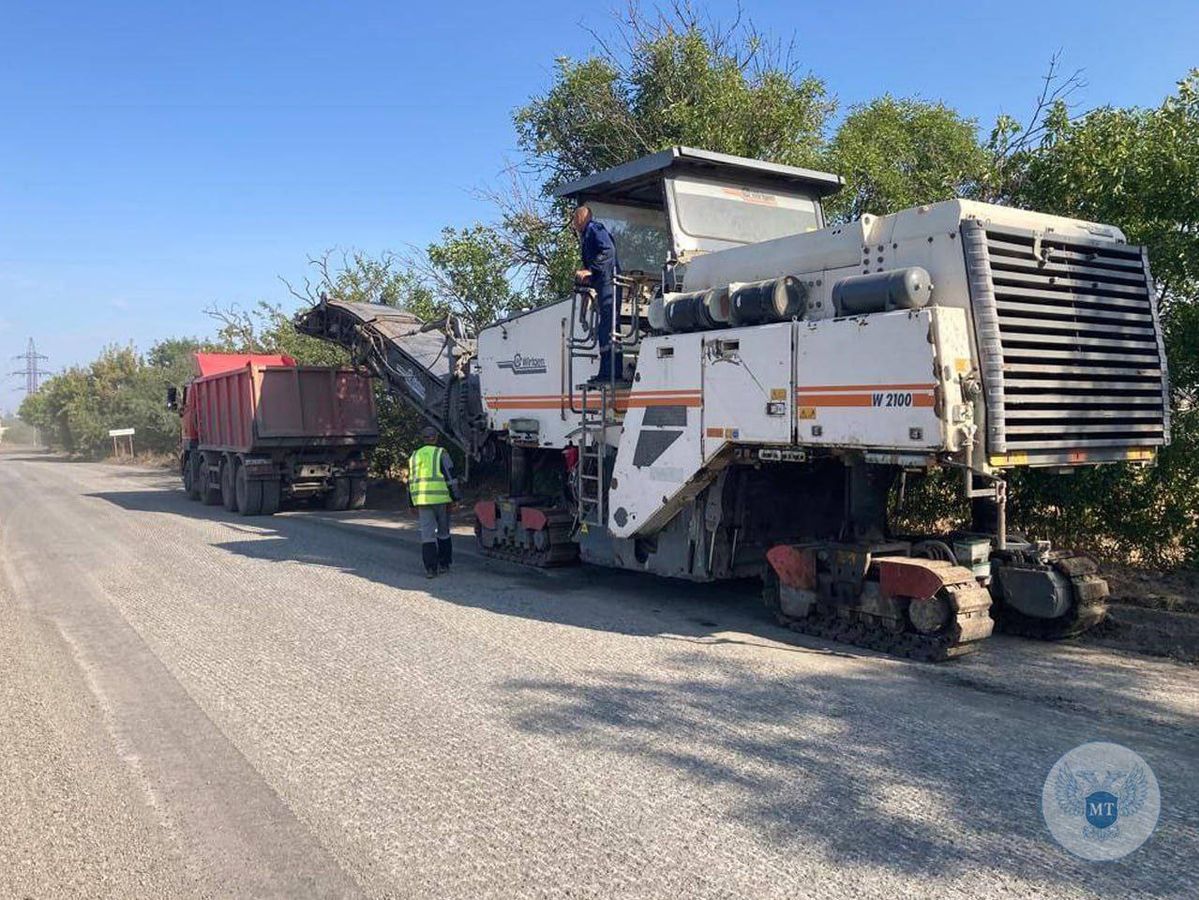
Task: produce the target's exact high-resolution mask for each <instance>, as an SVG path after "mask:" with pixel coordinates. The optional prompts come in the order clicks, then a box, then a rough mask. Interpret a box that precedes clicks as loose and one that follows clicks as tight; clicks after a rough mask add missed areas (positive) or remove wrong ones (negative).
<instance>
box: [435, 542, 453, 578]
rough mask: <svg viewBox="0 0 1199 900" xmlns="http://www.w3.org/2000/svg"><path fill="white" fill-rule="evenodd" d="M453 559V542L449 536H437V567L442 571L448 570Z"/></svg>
mask: <svg viewBox="0 0 1199 900" xmlns="http://www.w3.org/2000/svg"><path fill="white" fill-rule="evenodd" d="M453 561H454V542H453V540H452V539H450V538H438V540H437V567H438V569H440V570H441V571H442V572H448V571H449V570H450V563H452V562H453Z"/></svg>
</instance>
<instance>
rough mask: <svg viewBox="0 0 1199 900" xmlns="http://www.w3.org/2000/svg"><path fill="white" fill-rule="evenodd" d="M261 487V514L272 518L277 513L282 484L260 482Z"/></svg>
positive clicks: (278, 482) (277, 482)
mask: <svg viewBox="0 0 1199 900" xmlns="http://www.w3.org/2000/svg"><path fill="white" fill-rule="evenodd" d="M258 483H259V484H260V485H262V514H263V515H264V516H273V515H274V514H275V513H277V512H278V511H279V501H280V499H281V497H282V494H283V483H282V482H280V481H278V480H275V481H260V482H258Z"/></svg>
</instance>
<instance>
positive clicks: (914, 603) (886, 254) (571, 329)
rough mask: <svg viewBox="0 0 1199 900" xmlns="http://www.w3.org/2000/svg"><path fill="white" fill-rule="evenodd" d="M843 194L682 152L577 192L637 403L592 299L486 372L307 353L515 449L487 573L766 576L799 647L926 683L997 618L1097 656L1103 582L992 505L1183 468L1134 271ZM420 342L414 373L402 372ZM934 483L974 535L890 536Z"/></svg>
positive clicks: (345, 334)
mask: <svg viewBox="0 0 1199 900" xmlns="http://www.w3.org/2000/svg"><path fill="white" fill-rule="evenodd" d="M840 186H841V179H840V178H838V177H837V176H835V175H829V174H825V173H820V172H813V171H809V170H805V169H798V168H793V167H788V166H780V165H773V164H767V163H763V162H760V161H756V160H749V159H741V158H737V157H730V156H725V155H722V154H715V153H709V152H705V151H699V150H694V149H690V148H683V147H675V148H672V149H670V150H666V151H663V152H662V153H658V154H655V155H653V156H650V157H646V158H643V159H640V160H637V161H634V162H632V163H629V164H626V165H623V166H619V167H617V168H614V169H611V170H608V171H606V172H601V173H599V174H597V175H594V176H591V177H589V178H586V179H583V180H581V181H578V182H576V183H574V184H570V185H567V186H565V187H564V188H562V189H561V191H560V192H559V195H560V196H562V197H567V198H571V199H572V200H575V201H577V202H580V203H587V204H588V205H589V206H590V207H591V209H592V211H593V213H594V215H595V217H596V218H597V219H599V220H600V221H602V222H604V223H605V225H606V226H607V227H608V229H609V230H610V231H611V232H612V234H613V236H614V238H615V241H616V245H617V251H618V255H619V258H620V263H621V270H622V273H623V274H622V278H621V283H622V285H623V290H622V297H623V302H622V315H621V316H620V320H619V322H618V325H617V327H618V330H619V334H618V336H617V341H618V343H619V344H620V345H621V346H622V348H623V351H624V354H625V376H626V379H625V380H624V381H622V382H617V381H613V382H610V383H607V384H599V385H594V384H588V379H589V378H590V377H591V376H592V375H593V374H594V373H595V372H596V370H597V366H598V359H597V350H596V343H597V342H596V339H595V334H594V324H593V323H594V318H593V317H592V316H590V315H589V314H586V312H585V310H586V303H585V299H584V298H583V297H582V295H581V294H580V295H576V296H575V297H574V298H571V299H569V300H564V301H562V302H560V303H557V304H553V305H549V306H544V307H540V308H537V309H534V310H532V311H529V312H526V313H522V314H519V315H516V316H513V317H511V318H509V319H506V320H504V321H501V322H497V323H495V324H493V325H491V326H489V327H487V328H484V329H483V330H482V331H481V332H480V333H479V335H478V338H477V344H476V345H475V346H474V347H473V354H472V346H471V345H470V344H469V343H464V342H462V341H460V340H454V339H452V338H448V337H447V336H446V334H445V333H443V332H434V331H432V330H431V329H430V327H429V326H428V325H423V324H422V323H419V322H417V321H416V320H414V319H412V317H410V316H408V317H407V318H406V319H404V318H403V317H404V316H405V315H406V314H403V313H396V312H395V311H392V312H391V313H388V312H386V311H384V312H379V310H380V308H379V307H355V306H354V305H352V304H334V303H327V304H325V305H324V306H322V307H318V308H317V309H315V310H313V311H311V312H310V313H308V314H307V316H306V318H305V320H304V321H303V322H302V325H301V327H304V328H305V330H308V331H310V332H311V333H316V334H320V335H322V336H325V337H330V338H331V339H334V340H338V341H339V342H341V343H343V344H345V345H347V346H351V347H353V348H354V349H355V350H356V351H357V353H358V355H359V358H360V359H363V360H364V361H367V362H368V363H370V364H371V365H372V366H373V368H374V369H375V370H376V371H377V372H378V373H379V374H381V375H384V376H386V377H388V378H389V380H390V381H391V383H392V384H393V386H395V387H396V389H397V390H398V391H399V392H400V393H402V394H403V395H404V396H406V397H407V398H408V399H410V400H412V401H413V402H414V403H416V405H417V406H418V408H421V409H422V411H424V412H425V414H426V416H428V417H429V418H430V420H432V421H434V422H435V423H436V424H438V425H439V427H441V428H442V430H443V431H444V432H445V433H446V434H447V435H448V436H449V437H451V438H452V439H453V440H454V441H455V442H457V443H458V444H459V445H460V446H462V447H463V448H464V449H465V450H466V451H467V452H468V453H469V454H470V455H473V456H476V457H478V456H488V455H490V454H491V451H492V450H493V449H495V448H497V447H500V448H503V450H504V452H505V455H506V457H507V458H508V459H509V460H510V463H511V469H510V472H511V483H510V494H509V495H508V496H506V497H501V498H497V499H496V500H494V501H490V500H489V501H484V502H481V503H479V504H478V506H477V507H476V513H477V516H478V526H477V534H478V536H479V541H480V544H481V546H482V547H483V549H484V550H485V552H487V553H489V554H491V555H496V556H502V557H507V558H511V559H516V560H521V561H524V562H529V563H532V564H535V565H552V564H559V563H565V562H572V561H574V560H575V559H576V558H581V559H582V560H583V561H584V562H586V563H592V564H596V565H605V566H618V567H621V568H627V569H635V570H638V571H645V572H651V573H655V574H659V575H666V576H672V577H679V578H688V579H694V580H702V581H707V580H714V579H726V578H739V577H745V576H760V577H761V578H762V579H763V582H764V585H765V588H764V590H765V597H766V602H767V604H768V605H769V606H770V607H771V609H772V610H773V611H774V613H775V614H776V615H777V616H778V617H779V618H780V620H782V621H784V622H785V623H787V624H789V625H790V626H791V627H793V628H795V629H797V630H800V631H805V632H810V633H814V634H818V635H822V636H825V637H829V638H834V639H837V640H843V641H847V642H851V643H857V644H863V645H866V646H870V647H875V648H878V649H882V650H885V651H888V652H892V653H897V654H901V655H907V656H912V657H916V658H922V659H945V658H948V657H951V656H956V655H960V654H961V653H963V652H965V651H967V650H969V649H972V647H973V646H976V645H977V642H978V641H979V640H981V639H982V638H985V637H986V636H987V635H989V634H990V633H991V630H992V625H993V617H994V620H997V621H998V622H999V623H1000V624H1001V625H1002V626H1004V627H1005V628H1009V629H1011V630H1014V631H1017V632H1020V633H1024V634H1029V635H1032V636H1040V637H1061V636H1066V635H1071V634H1076V633H1078V632H1080V631H1082V630H1084V629H1086V628H1088V627H1090V626H1091V625H1093V624H1095V623H1096V622H1098V621H1100V620H1101V619H1102V618H1103V616H1104V615H1105V612H1106V597H1107V593H1108V591H1107V585H1106V583H1105V582H1104V581H1103V579H1102V578H1100V577H1099V576H1098V574H1097V570H1096V566H1095V564H1094V562H1093V561H1091V560H1090V559H1089V558H1087V557H1085V556H1079V555H1074V554H1069V553H1062V552H1055V551H1052V550H1051V549H1050V548H1049V546H1048V545H1047V544H1046V543H1045V542H1037V541H1032V540H1029V539H1027V538H1026V537H1024V536H1018V535H1012V534H1008V533H1007V529H1006V525H1005V514H1004V503H1005V482H1004V480H1003V475H1004V472H1005V471H1007V470H1010V469H1012V468H1014V467H1018V466H1047V467H1052V468H1055V469H1060V470H1063V471H1066V470H1069V469H1071V468H1073V467H1077V466H1084V465H1094V464H1098V463H1110V462H1115V461H1125V460H1133V461H1136V462H1138V463H1148V462H1150V461H1151V460H1152V459H1153V458H1154V456H1155V453H1156V449H1157V448H1158V447H1161V446H1163V445H1164V444H1165V443H1167V441H1168V440H1169V422H1168V409H1169V405H1168V398H1167V391H1168V386H1167V376H1166V368H1165V357H1164V351H1163V347H1162V340H1161V329H1160V325H1159V321H1158V316H1157V311H1156V305H1155V294H1154V290H1153V285H1152V282H1151V280H1150V274H1149V268H1148V262H1147V259H1146V257H1145V254H1144V252H1143V250H1142V249H1141V248H1138V247H1131V246H1129V245H1128V244H1127V243H1126V242H1125V239H1124V235H1123V234H1122V233H1121V232H1120V231H1119V230H1118V229H1117V228H1114V227H1111V226H1107V225H1097V224H1094V223H1089V222H1080V221H1075V220H1072V219H1066V218H1060V217H1056V216H1048V215H1041V214H1039V213H1032V212H1025V211H1022V210H1017V209H1011V208H1007V207H1000V206H992V205H987V204H982V203H974V202H969V201H964V200H954V201H948V202H944V203H936V204H933V205H930V206H923V207H919V208H916V209H909V210H905V211H903V212H900V213H896V214H894V215H889V216H863V217H862V218H861V219H860V220H858V221H855V222H852V223H849V224H846V225H838V226H832V227H828V226H827V225H826V223H825V220H824V215H823V211H822V209H821V205H820V200H821V198H822V197H824V196H827V195H828V194H830V193H833V192H834V191H836V190H838V189H839V188H840ZM381 334H382V335H383V337H382V339H381V338H380V337H379V335H381ZM368 338H369V339H368ZM416 338H420V339H423V340H426V341H428V340H430V339H432V340H433V346H432V347H431V349H430V351H429V355H426V357H425V358H424V359H413V358H412V354H411V352H410V351H411V347H408V348H406V349H407V350H408V351H409V352H408V353H407V354H406V353H405V352H404V349H405V348H404V343H403V341H404V340H405V339H416ZM372 348H373V350H372ZM389 354H390V357H389ZM437 354H443V355H444V356H443V358H444V360H445V362H444V363H442V366H443V367H444V369H445V374H444V375H434V376H432V377H430V373H431V372H432V371H434V370H435V369H436V368H437V366H435V365H432V364H431V363H430V359H432V358H435V357H436V355H437ZM420 366H423V367H424V371H417V370H418V369H419V367H420ZM422 379H423V383H422ZM414 387H419V388H420V390H419V391H416V390H414ZM934 469H948V470H951V471H952V472H953V473H954V478H955V482H956V483H959V484H960V485H961V490H962V491H963V492H964V493H965V496H966V497H968V498H969V499H970V501H971V503H972V512H973V522H972V524H971V527H970V528H969V529H966V530H963V531H960V532H953V533H948V534H920V535H898V534H895V533H893V531H892V530H891V528H890V527H889V525H888V518H889V516H888V510H889V507H893V506H894V505H895V503H896V502H901V500H902V492H903V486H904V485H905V484H906V479H907V477H908V475H909V474H910V473H916V472H928V471H931V470H934ZM537 472H542V473H546V474H547V475H548V476H549V480H550V487H549V488H548V489H544V488H542V489H541V492H540V493H538V492H537V491H535V490H534V485H535V483H536V478H535V477H534V476H535V474H536V473H537ZM542 480H543V481H545V480H546V478H545V477H544V476H543V478H542ZM992 598H993V599H994V601H995V602H994V605H992Z"/></svg>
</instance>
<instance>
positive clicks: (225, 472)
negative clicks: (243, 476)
mask: <svg viewBox="0 0 1199 900" xmlns="http://www.w3.org/2000/svg"><path fill="white" fill-rule="evenodd" d="M239 468H240V466H239V465H238V462H237V457H236V456H226V457H225V458H224V459H223V460H221V504H222V505H223V506H224V507H225V509H227V510H229V512H237V485H236V483H235V482H234V478H235V477H236V473H237V470H238V469H239Z"/></svg>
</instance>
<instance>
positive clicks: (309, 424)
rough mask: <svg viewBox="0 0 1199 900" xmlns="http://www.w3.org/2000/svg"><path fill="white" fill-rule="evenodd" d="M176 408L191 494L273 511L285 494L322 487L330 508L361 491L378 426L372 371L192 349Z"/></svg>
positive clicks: (356, 501) (356, 502)
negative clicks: (189, 372)
mask: <svg viewBox="0 0 1199 900" xmlns="http://www.w3.org/2000/svg"><path fill="white" fill-rule="evenodd" d="M180 414H181V417H182V432H183V440H182V445H181V448H180V471H181V474H182V476H183V480H184V485H185V487H186V488H187V490H188V493H189V494H190V495H192V496H193V497H195V498H196V499H201V500H204V501H206V502H208V503H216V502H223V503H224V504H225V506H226V507H228V508H229V509H231V510H234V509H240V510H241V511H242V512H245V513H246V514H254V513H255V512H267V513H270V512H274V511H275V509H276V508H277V507H278V504H279V501H280V500H281V499H284V498H287V497H302V496H318V495H325V496H326V500H327V505H328V506H330V507H331V508H334V509H344V508H350V507H354V506H361V505H362V503H363V502H364V500H365V475H366V467H367V462H368V455H369V450H370V448H371V447H373V446H374V445H375V444H376V443H377V442H378V438H379V427H378V420H377V418H376V415H375V400H374V392H373V391H372V390H371V383H370V379H369V378H367V377H366V376H364V375H362V374H360V373H358V372H355V371H353V370H350V369H337V368H329V367H325V366H299V365H297V364H296V361H295V360H294V359H292V358H291V357H290V356H284V355H259V354H254V355H251V354H224V353H197V354H196V377H195V378H194V379H193V380H192V381H191V382H190V383H189V384H188V385H187V387H186V389H185V392H184V397H183V408H182V410H181V411H180ZM259 490H261V491H262V493H263V496H264V501H263V502H262V503H261V504H259V503H258V502H257V495H258V492H259ZM239 495H240V496H241V498H242V499H241V502H240V503H239V500H238V498H239ZM260 507H261V508H260Z"/></svg>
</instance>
